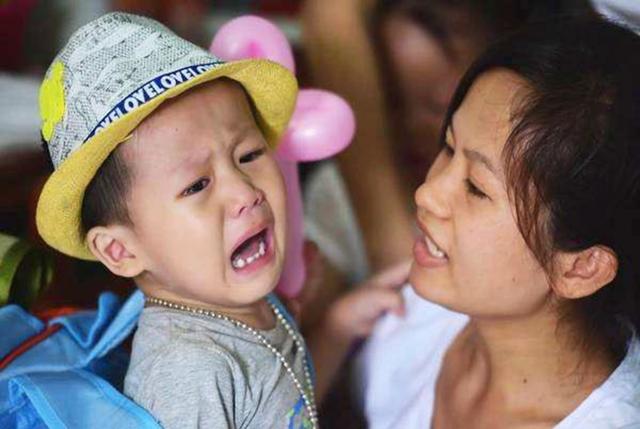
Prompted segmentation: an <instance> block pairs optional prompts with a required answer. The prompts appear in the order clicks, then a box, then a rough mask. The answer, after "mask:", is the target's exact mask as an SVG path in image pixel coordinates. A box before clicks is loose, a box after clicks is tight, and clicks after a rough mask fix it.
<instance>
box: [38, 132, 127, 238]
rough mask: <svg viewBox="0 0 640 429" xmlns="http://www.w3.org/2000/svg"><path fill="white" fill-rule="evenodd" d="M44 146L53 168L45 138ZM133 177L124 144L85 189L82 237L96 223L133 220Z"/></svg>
mask: <svg viewBox="0 0 640 429" xmlns="http://www.w3.org/2000/svg"><path fill="white" fill-rule="evenodd" d="M42 148H43V152H44V153H45V157H46V158H47V160H48V162H49V166H50V168H51V170H52V171H53V168H54V167H53V162H52V160H51V155H50V154H49V149H48V145H47V142H46V141H45V140H44V139H42ZM131 178H132V177H131V172H130V170H129V166H128V165H127V163H126V161H125V160H124V159H123V157H122V153H121V151H120V147H117V148H116V149H115V150H114V151H113V152H111V154H110V155H109V156H108V157H107V159H106V160H105V161H104V162H103V163H102V165H101V166H100V168H99V169H98V171H97V172H96V174H95V176H94V177H93V179H92V180H91V182H89V185H88V186H87V188H86V190H85V192H84V198H83V199H82V211H81V224H80V235H81V236H82V237H84V236H85V235H86V234H87V232H88V231H89V230H90V229H91V228H93V227H94V226H98V225H111V224H123V225H130V224H131V219H130V217H129V211H128V210H127V195H128V193H129V190H130V188H131Z"/></svg>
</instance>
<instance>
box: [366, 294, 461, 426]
mask: <svg viewBox="0 0 640 429" xmlns="http://www.w3.org/2000/svg"><path fill="white" fill-rule="evenodd" d="M403 297H404V299H405V306H406V314H405V316H404V317H397V316H395V315H392V314H388V315H386V316H385V317H383V318H382V319H381V320H380V322H378V324H377V325H376V328H375V329H374V332H373V334H372V335H371V337H370V338H369V340H368V341H367V343H366V344H365V345H364V347H363V350H362V352H361V353H360V354H359V356H358V358H357V361H356V377H357V380H356V385H357V386H358V390H359V391H358V395H359V396H360V398H359V399H360V401H361V402H362V405H363V407H364V412H365V414H366V415H367V417H369V419H370V421H375V422H376V424H377V425H378V424H380V425H379V427H394V426H393V423H392V422H394V421H396V419H397V418H400V417H401V415H405V414H406V413H410V412H411V410H410V409H407V404H410V403H412V402H413V401H412V400H413V399H415V398H417V397H418V396H421V397H422V396H424V395H425V392H426V394H427V396H429V395H430V394H431V393H430V392H431V391H433V389H434V388H435V382H436V380H437V376H438V373H439V372H440V366H441V362H442V358H443V356H444V353H445V352H446V350H447V349H448V347H449V345H450V344H451V343H452V342H453V340H454V339H455V337H456V335H457V334H458V333H459V332H460V331H461V330H462V328H463V327H464V326H465V325H466V323H467V322H468V316H466V315H463V314H460V313H456V312H454V311H451V310H448V309H446V308H444V307H441V306H439V305H437V304H434V303H431V302H429V301H426V300H424V299H423V298H421V297H419V296H418V295H416V293H415V292H414V291H413V289H412V288H411V287H405V289H404V290H403ZM394 386H402V389H395V388H394ZM423 405H424V404H423ZM385 421H386V422H389V424H384V422H385Z"/></svg>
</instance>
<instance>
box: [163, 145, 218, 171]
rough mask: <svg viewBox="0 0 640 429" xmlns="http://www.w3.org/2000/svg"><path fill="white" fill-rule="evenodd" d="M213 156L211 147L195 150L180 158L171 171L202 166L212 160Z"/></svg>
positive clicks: (187, 169)
mask: <svg viewBox="0 0 640 429" xmlns="http://www.w3.org/2000/svg"><path fill="white" fill-rule="evenodd" d="M212 156H213V154H212V152H211V150H210V149H205V150H198V151H193V152H191V153H190V154H189V155H188V156H186V157H184V158H182V159H180V160H179V161H178V162H177V164H176V166H175V167H174V168H173V169H172V171H171V172H172V173H175V172H179V171H189V170H192V169H193V168H197V167H201V166H203V165H206V164H208V163H209V162H211V157H212Z"/></svg>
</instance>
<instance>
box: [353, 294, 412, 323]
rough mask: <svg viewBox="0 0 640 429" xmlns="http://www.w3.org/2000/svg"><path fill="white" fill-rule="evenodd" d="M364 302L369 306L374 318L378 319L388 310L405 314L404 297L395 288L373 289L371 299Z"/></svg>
mask: <svg viewBox="0 0 640 429" xmlns="http://www.w3.org/2000/svg"><path fill="white" fill-rule="evenodd" d="M363 304H364V305H367V306H368V310H369V311H370V313H369V314H370V317H371V318H372V319H376V318H378V317H380V316H381V315H382V314H383V313H386V312H392V313H394V314H396V315H398V316H402V315H404V298H403V297H402V295H401V294H400V293H398V292H397V291H395V290H389V289H375V290H371V291H370V299H368V300H367V302H363Z"/></svg>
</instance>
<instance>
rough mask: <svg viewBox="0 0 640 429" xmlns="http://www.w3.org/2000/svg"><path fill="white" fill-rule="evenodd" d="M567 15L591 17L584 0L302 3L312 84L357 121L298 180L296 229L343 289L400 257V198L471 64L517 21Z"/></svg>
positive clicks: (406, 234)
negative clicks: (349, 137) (335, 158)
mask: <svg viewBox="0 0 640 429" xmlns="http://www.w3.org/2000/svg"><path fill="white" fill-rule="evenodd" d="M567 13H578V14H592V13H593V10H592V7H591V5H590V3H589V1H588V0H545V1H540V0H538V1H525V0H306V1H305V7H304V9H303V14H302V22H303V30H304V34H303V35H304V48H305V49H304V52H305V54H306V55H307V58H308V60H309V65H310V72H311V76H312V78H313V81H314V84H315V85H316V86H320V87H323V88H327V89H330V90H332V91H335V92H337V93H338V94H340V95H342V96H344V97H345V98H346V99H347V100H348V101H349V102H350V104H351V105H352V106H353V109H354V112H355V114H356V119H357V123H358V129H357V132H356V136H355V139H354V141H353V143H352V145H351V146H350V147H349V148H348V149H347V150H346V151H345V152H344V153H343V154H341V155H340V156H339V167H340V171H339V172H338V171H337V169H336V168H335V166H334V165H332V164H328V165H325V166H323V167H321V168H320V169H319V170H318V171H317V172H315V174H313V175H312V177H311V179H310V180H309V183H308V186H307V187H306V189H305V191H306V201H305V203H306V204H305V205H306V209H307V217H306V224H307V225H306V226H307V230H308V233H309V238H311V239H312V240H313V241H315V242H316V243H317V244H318V246H319V247H320V250H321V251H322V253H323V254H325V255H326V256H327V258H328V259H329V262H331V264H332V266H333V267H335V268H337V269H339V271H340V272H341V273H342V274H344V275H346V277H347V280H348V281H349V282H351V283H354V282H359V281H361V280H363V279H364V278H365V277H366V276H367V275H368V274H369V270H371V271H372V272H374V273H375V272H378V271H379V270H381V269H384V268H386V267H388V266H389V265H391V264H393V263H396V262H398V261H401V260H403V259H405V258H407V257H409V254H410V252H409V249H410V244H411V243H412V242H413V235H414V234H413V229H414V228H413V227H414V225H413V223H412V219H411V211H412V210H413V205H412V201H411V195H412V194H413V191H414V190H415V189H416V187H417V186H418V185H419V184H420V183H421V180H422V178H423V177H424V169H425V168H427V167H428V166H429V165H430V164H431V162H432V161H433V159H434V158H435V156H436V154H437V151H438V133H439V131H440V125H441V123H442V120H443V118H444V115H445V113H446V108H447V105H448V103H449V100H450V98H451V95H452V94H453V91H454V89H455V87H456V85H457V83H458V80H459V79H460V77H461V76H462V73H463V72H464V71H465V70H466V69H467V67H468V66H469V65H470V64H471V62H472V60H473V59H474V58H475V57H476V56H477V55H479V54H480V52H482V51H483V50H484V49H485V48H486V46H487V44H488V43H490V42H492V41H494V40H496V39H499V38H501V37H504V35H505V34H508V33H510V32H512V31H513V30H515V29H517V28H520V27H521V26H522V25H523V24H525V23H527V22H531V21H538V20H541V19H544V18H546V17H550V16H558V15H562V14H567ZM371 166H375V168H372V167H371ZM342 179H344V184H343V180H342ZM345 185H346V187H345ZM379 195H385V198H384V199H380V198H379ZM351 203H352V205H353V210H352V209H351Z"/></svg>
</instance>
